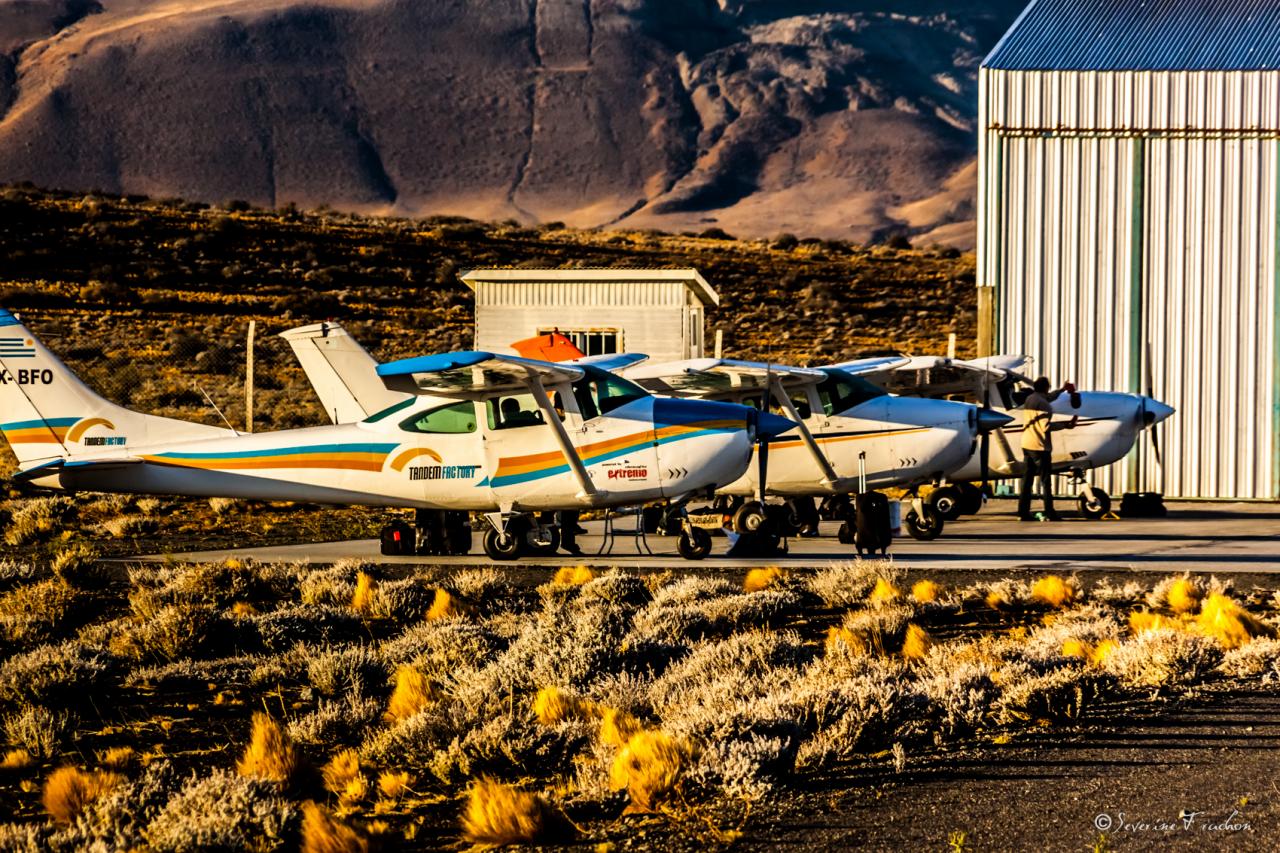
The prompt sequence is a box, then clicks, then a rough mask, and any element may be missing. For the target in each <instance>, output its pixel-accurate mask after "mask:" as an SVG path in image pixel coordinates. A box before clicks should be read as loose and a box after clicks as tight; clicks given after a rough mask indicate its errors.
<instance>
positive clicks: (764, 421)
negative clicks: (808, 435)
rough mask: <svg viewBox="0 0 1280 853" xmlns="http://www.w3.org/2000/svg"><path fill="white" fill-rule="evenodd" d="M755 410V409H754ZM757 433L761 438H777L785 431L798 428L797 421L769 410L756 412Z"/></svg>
mask: <svg viewBox="0 0 1280 853" xmlns="http://www.w3.org/2000/svg"><path fill="white" fill-rule="evenodd" d="M752 411H753V412H754V411H755V410H754V409H752ZM756 416H757V418H758V420H757V421H756V435H758V436H760V437H761V438H776V437H778V436H780V435H782V434H783V433H784V432H787V431H789V430H793V429H795V428H796V422H795V421H791V420H787V419H786V418H784V417H780V416H778V415H774V414H771V413H769V412H756Z"/></svg>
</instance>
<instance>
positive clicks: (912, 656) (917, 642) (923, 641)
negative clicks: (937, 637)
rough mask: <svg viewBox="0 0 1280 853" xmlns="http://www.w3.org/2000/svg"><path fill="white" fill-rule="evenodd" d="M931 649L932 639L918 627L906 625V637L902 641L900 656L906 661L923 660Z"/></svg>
mask: <svg viewBox="0 0 1280 853" xmlns="http://www.w3.org/2000/svg"><path fill="white" fill-rule="evenodd" d="M931 648H933V637H931V636H929V632H928V631H926V630H925V629H923V628H921V627H920V626H919V625H908V626H907V635H906V637H905V638H904V639H903V640H902V656H903V657H904V658H906V659H907V660H924V659H925V656H927V655H928V654H929V649H931Z"/></svg>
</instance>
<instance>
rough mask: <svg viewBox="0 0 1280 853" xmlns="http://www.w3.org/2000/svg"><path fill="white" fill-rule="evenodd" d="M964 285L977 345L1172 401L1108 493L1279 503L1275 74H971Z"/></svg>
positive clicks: (1110, 476) (1117, 471)
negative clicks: (973, 269) (973, 97)
mask: <svg viewBox="0 0 1280 853" xmlns="http://www.w3.org/2000/svg"><path fill="white" fill-rule="evenodd" d="M980 88H981V95H980V97H981V105H980V106H981V112H982V116H981V126H982V127H983V129H984V130H983V133H982V137H981V139H980V142H979V147H980V152H979V157H980V170H981V174H980V178H979V208H980V220H979V242H978V254H979V258H978V264H979V284H980V285H990V286H994V287H995V288H996V305H997V308H996V311H997V317H996V339H997V349H998V350H1000V351H1006V352H1025V353H1027V354H1029V355H1031V356H1033V357H1034V358H1035V359H1036V368H1035V369H1036V370H1037V371H1038V372H1043V373H1046V374H1048V375H1049V376H1051V377H1052V378H1054V379H1055V380H1058V379H1064V378H1074V379H1075V380H1076V381H1077V382H1078V383H1079V384H1080V385H1081V386H1082V387H1086V388H1098V389H1109V390H1125V391H1145V388H1146V385H1147V380H1146V376H1145V374H1146V371H1147V367H1146V365H1145V364H1144V359H1145V353H1146V351H1147V350H1148V348H1149V350H1150V353H1151V358H1150V373H1151V384H1152V387H1153V389H1154V394H1155V396H1156V397H1157V398H1159V399H1161V400H1163V401H1165V402H1167V403H1169V404H1171V405H1172V406H1174V407H1175V408H1176V409H1177V410H1178V413H1177V414H1176V415H1175V416H1174V417H1173V418H1171V419H1170V420H1169V421H1167V422H1166V423H1165V424H1163V425H1162V426H1161V428H1160V430H1161V431H1160V437H1161V440H1162V449H1163V451H1164V462H1165V464H1164V466H1163V469H1158V468H1156V467H1155V465H1154V459H1153V457H1152V454H1151V449H1150V444H1149V442H1147V441H1145V440H1144V441H1142V442H1140V443H1139V448H1140V450H1139V452H1138V453H1137V454H1134V455H1133V456H1131V457H1130V459H1129V460H1127V461H1126V462H1125V463H1122V464H1120V465H1116V466H1113V467H1112V468H1111V469H1108V470H1105V471H1101V472H1096V473H1095V474H1094V475H1092V476H1093V480H1094V481H1095V482H1096V483H1098V484H1099V485H1102V486H1103V487H1104V488H1107V489H1108V490H1109V491H1112V492H1119V491H1124V490H1127V489H1133V488H1156V487H1160V486H1161V485H1163V490H1164V491H1165V493H1166V495H1168V496H1170V497H1198V498H1249V499H1254V498H1270V499H1274V498H1277V497H1280V448H1278V447H1277V437H1276V433H1277V422H1276V419H1277V411H1280V410H1278V409H1277V403H1280V399H1278V397H1280V395H1278V393H1277V376H1276V361H1277V349H1276V347H1277V334H1276V315H1277V310H1278V305H1280V303H1278V302H1277V292H1276V277H1277V263H1276V253H1277V247H1278V241H1277V218H1276V207H1277V192H1278V185H1277V181H1278V180H1280V175H1278V174H1277V162H1278V161H1277V157H1280V150H1278V147H1277V141H1276V138H1277V134H1278V131H1280V75H1278V74H1277V73H1275V72H1111V73H1103V72H1062V71H1055V72H1037V71H1000V70H993V69H987V68H984V69H983V71H982V73H981V87H980Z"/></svg>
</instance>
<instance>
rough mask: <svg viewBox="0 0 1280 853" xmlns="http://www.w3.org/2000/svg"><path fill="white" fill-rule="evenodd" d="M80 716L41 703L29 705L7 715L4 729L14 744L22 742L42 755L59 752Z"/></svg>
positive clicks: (23, 746) (24, 746)
mask: <svg viewBox="0 0 1280 853" xmlns="http://www.w3.org/2000/svg"><path fill="white" fill-rule="evenodd" d="M75 727H76V718H75V717H74V716H73V715H72V714H68V713H65V712H63V711H51V710H49V709H48V708H45V707H43V706H41V705H27V706H25V707H23V708H22V710H20V711H18V712H17V713H16V714H12V715H10V716H8V717H5V718H4V733H5V737H6V738H7V739H8V741H9V743H10V745H12V746H19V747H22V748H23V749H25V750H27V751H28V752H30V753H32V754H33V755H37V756H39V757H41V758H52V757H53V756H54V755H57V754H58V752H59V750H60V749H61V747H62V744H63V742H64V741H66V740H67V739H68V738H69V737H70V736H71V734H72V732H73V731H74V730H75Z"/></svg>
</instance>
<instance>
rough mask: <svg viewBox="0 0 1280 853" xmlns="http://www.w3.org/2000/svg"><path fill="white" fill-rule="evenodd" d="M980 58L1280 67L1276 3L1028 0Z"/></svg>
mask: <svg viewBox="0 0 1280 853" xmlns="http://www.w3.org/2000/svg"><path fill="white" fill-rule="evenodd" d="M982 64H983V66H984V67H987V68H997V69H1006V70H1023V71H1266V70H1275V69H1280V3H1277V2H1276V0H1032V2H1031V5H1029V6H1028V7H1027V8H1026V9H1024V10H1023V12H1022V15H1021V16H1019V18H1018V20H1016V21H1015V22H1014V24H1013V26H1012V27H1010V28H1009V31H1008V32H1007V33H1005V34H1004V37H1003V38H1002V39H1000V41H999V43H998V44H996V46H995V48H994V49H992V51H991V53H989V54H988V55H987V58H986V59H985V60H983V63H982Z"/></svg>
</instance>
